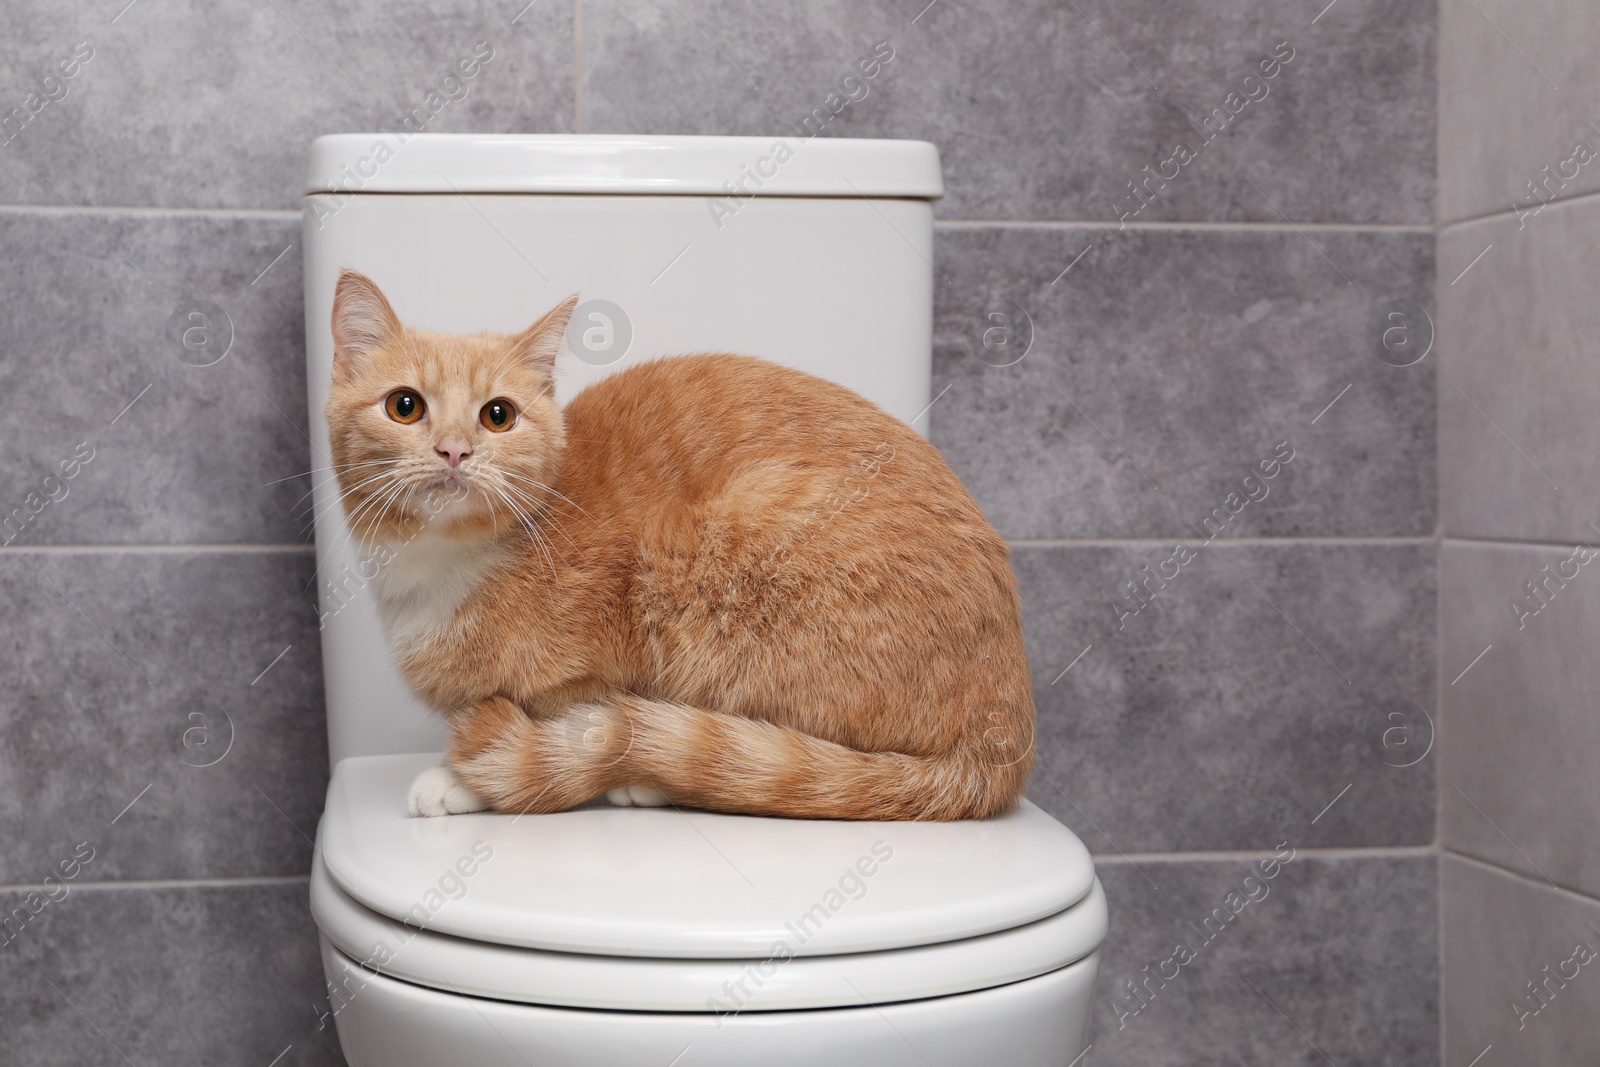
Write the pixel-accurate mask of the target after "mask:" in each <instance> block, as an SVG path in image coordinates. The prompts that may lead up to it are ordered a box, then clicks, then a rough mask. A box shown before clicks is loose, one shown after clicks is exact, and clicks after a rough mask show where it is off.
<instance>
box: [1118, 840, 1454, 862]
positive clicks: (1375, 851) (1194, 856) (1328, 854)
mask: <svg viewBox="0 0 1600 1067" xmlns="http://www.w3.org/2000/svg"><path fill="white" fill-rule="evenodd" d="M1276 854H1277V853H1275V852H1274V851H1273V850H1272V849H1270V848H1263V849H1231V850H1230V849H1223V850H1218V851H1216V852H1130V853H1127V854H1126V855H1123V854H1120V853H1119V854H1115V855H1113V854H1110V853H1099V852H1095V853H1092V854H1091V855H1092V856H1093V858H1094V862H1095V864H1096V865H1097V866H1107V867H1120V866H1123V865H1125V864H1133V863H1227V862H1236V861H1250V860H1258V859H1263V858H1265V857H1267V856H1274V855H1276ZM1432 855H1436V852H1435V850H1434V847H1433V845H1431V844H1428V845H1352V846H1349V847H1345V848H1297V849H1295V856H1296V857H1300V856H1310V857H1312V858H1314V859H1377V858H1382V857H1385V856H1392V857H1401V858H1404V857H1414V858H1421V857H1425V856H1432Z"/></svg>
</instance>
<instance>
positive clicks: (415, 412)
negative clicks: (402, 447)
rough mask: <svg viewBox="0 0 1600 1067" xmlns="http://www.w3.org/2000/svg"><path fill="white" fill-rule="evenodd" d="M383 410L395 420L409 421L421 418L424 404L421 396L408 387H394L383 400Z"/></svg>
mask: <svg viewBox="0 0 1600 1067" xmlns="http://www.w3.org/2000/svg"><path fill="white" fill-rule="evenodd" d="M383 410H384V411H387V412H388V413H389V417H390V418H391V419H393V420H394V421H395V422H404V423H411V422H416V421H417V420H418V419H420V418H422V412H423V411H424V410H425V405H424V404H423V403H422V397H420V396H418V395H417V394H416V393H414V392H412V391H411V390H410V389H396V390H395V391H394V392H392V393H390V394H389V396H388V397H387V398H386V399H385V400H384V402H383Z"/></svg>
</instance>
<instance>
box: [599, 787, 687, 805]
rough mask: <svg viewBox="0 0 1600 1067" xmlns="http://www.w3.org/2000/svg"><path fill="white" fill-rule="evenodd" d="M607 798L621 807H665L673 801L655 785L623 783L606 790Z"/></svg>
mask: <svg viewBox="0 0 1600 1067" xmlns="http://www.w3.org/2000/svg"><path fill="white" fill-rule="evenodd" d="M606 799H607V800H609V801H611V803H613V804H615V805H616V806H617V807H619V808H664V807H666V806H667V805H668V804H671V803H672V801H670V800H668V799H667V794H665V793H663V792H662V791H661V790H659V789H656V788H655V787H654V786H648V785H623V786H618V787H617V788H615V789H607V790H606Z"/></svg>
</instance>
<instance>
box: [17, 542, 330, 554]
mask: <svg viewBox="0 0 1600 1067" xmlns="http://www.w3.org/2000/svg"><path fill="white" fill-rule="evenodd" d="M316 547H317V546H316V545H314V544H311V543H310V542H308V541H285V542H271V541H268V542H254V541H243V542H239V543H237V544H235V543H232V542H227V541H220V542H208V543H194V544H191V543H184V542H174V543H172V544H129V545H109V544H84V545H0V558H4V557H6V556H28V555H59V556H70V555H75V554H87V553H102V554H107V555H109V554H112V553H151V554H156V553H167V552H195V553H211V552H246V553H254V552H295V553H306V552H315V551H316Z"/></svg>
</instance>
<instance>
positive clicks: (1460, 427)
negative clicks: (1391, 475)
mask: <svg viewBox="0 0 1600 1067" xmlns="http://www.w3.org/2000/svg"><path fill="white" fill-rule="evenodd" d="M1597 140H1600V139H1597ZM1595 165H1596V167H1600V163H1596V164H1595ZM1519 227H1520V228H1519ZM1480 255H1481V256H1482V257H1483V258H1482V259H1478V260H1477V262H1476V263H1473V260H1474V259H1477V257H1478V256H1480ZM1468 268H1470V269H1468ZM1462 271H1465V272H1466V273H1465V274H1462ZM1597 273H1600V201H1596V200H1594V199H1593V198H1590V199H1585V200H1580V201H1577V202H1574V203H1569V204H1558V205H1556V206H1554V207H1549V208H1546V209H1545V210H1544V211H1543V213H1541V214H1540V215H1538V216H1537V217H1535V218H1531V219H1525V220H1523V221H1522V222H1521V223H1519V222H1518V221H1517V220H1516V219H1514V218H1511V217H1510V216H1502V217H1500V218H1496V219H1490V220H1485V221H1482V222H1476V223H1469V224H1466V225H1463V226H1454V227H1451V228H1449V229H1447V230H1445V231H1444V233H1443V234H1442V235H1441V237H1440V239H1439V328H1440V348H1441V349H1442V351H1443V353H1444V356H1443V369H1442V371H1441V372H1440V375H1441V377H1440V389H1439V419H1440V425H1439V453H1440V456H1441V457H1442V459H1441V463H1442V469H1441V471H1440V474H1439V498H1440V500H1439V504H1440V512H1441V515H1442V519H1443V527H1444V532H1445V534H1447V535H1450V534H1455V535H1461V536H1467V537H1494V538H1505V539H1508V540H1537V541H1562V540H1566V539H1568V538H1583V539H1585V540H1600V529H1597V528H1596V527H1595V526H1592V525H1590V524H1591V523H1596V522H1600V465H1597V464H1596V463H1595V456H1596V455H1597V454H1600V419H1597V418H1596V415H1595V408H1596V402H1597V401H1600V363H1597V362H1596V360H1595V358H1594V350H1595V342H1594V338H1595V336H1596V334H1597V332H1600V303H1597V302H1596V301H1595V299H1594V295H1593V293H1592V291H1591V290H1592V288H1593V281H1592V280H1593V278H1594V277H1595V276H1596V274H1597Z"/></svg>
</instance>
